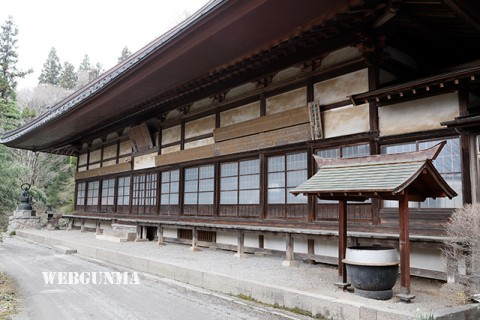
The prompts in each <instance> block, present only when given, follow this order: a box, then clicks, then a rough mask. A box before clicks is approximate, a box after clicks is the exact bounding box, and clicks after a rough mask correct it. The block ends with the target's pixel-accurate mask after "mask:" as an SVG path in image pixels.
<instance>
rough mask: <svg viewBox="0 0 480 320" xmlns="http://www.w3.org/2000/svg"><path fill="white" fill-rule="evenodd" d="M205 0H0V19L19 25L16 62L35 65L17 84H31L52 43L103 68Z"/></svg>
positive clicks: (70, 57)
mask: <svg viewBox="0 0 480 320" xmlns="http://www.w3.org/2000/svg"><path fill="white" fill-rule="evenodd" d="M207 2H208V0H133V1H132V0H1V4H0V24H1V25H3V24H4V23H5V21H6V20H7V18H8V16H12V17H13V20H14V22H15V23H16V25H17V26H18V29H19V35H18V53H19V65H18V66H19V67H20V68H21V69H23V70H27V69H29V68H33V69H34V73H33V74H32V75H30V76H27V77H26V78H25V80H21V79H20V80H19V86H18V89H22V88H24V87H33V86H36V85H37V83H38V77H39V75H40V72H41V70H42V68H43V63H44V62H45V60H46V59H47V56H48V53H49V52H50V49H51V48H52V47H55V49H56V50H57V55H58V57H59V58H60V62H61V63H62V64H63V62H65V61H68V62H70V63H72V64H73V65H74V66H75V68H78V65H79V64H80V62H81V61H82V60H83V57H84V55H85V54H88V55H89V57H90V62H91V63H92V64H95V63H97V62H99V63H101V64H102V65H103V68H104V69H105V70H108V69H110V68H111V67H113V66H114V65H115V64H116V63H117V59H118V57H119V56H120V53H121V51H122V49H123V48H124V47H125V46H127V47H128V48H129V49H130V51H131V52H132V53H133V52H136V51H137V50H139V49H140V48H142V47H143V46H145V45H146V44H148V43H149V42H150V41H152V40H154V39H155V38H157V37H158V36H160V35H162V34H163V33H164V32H165V31H167V30H169V29H170V28H172V27H173V26H174V25H176V24H177V23H178V22H180V21H181V20H183V18H185V12H188V13H189V14H192V13H194V12H195V11H197V10H198V9H200V8H201V7H202V6H203V5H204V4H206V3H207Z"/></svg>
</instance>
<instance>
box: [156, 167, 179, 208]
mask: <svg viewBox="0 0 480 320" xmlns="http://www.w3.org/2000/svg"><path fill="white" fill-rule="evenodd" d="M161 177H162V180H161V187H160V213H161V214H167V215H168V214H178V213H179V210H180V209H179V200H180V199H179V192H180V170H178V169H177V170H171V171H164V172H162V174H161Z"/></svg>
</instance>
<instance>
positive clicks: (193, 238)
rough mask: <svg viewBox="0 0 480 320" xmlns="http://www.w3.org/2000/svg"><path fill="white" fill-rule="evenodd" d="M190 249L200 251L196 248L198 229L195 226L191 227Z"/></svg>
mask: <svg viewBox="0 0 480 320" xmlns="http://www.w3.org/2000/svg"><path fill="white" fill-rule="evenodd" d="M190 250H191V251H200V249H199V248H198V230H197V228H193V229H192V246H191V247H190Z"/></svg>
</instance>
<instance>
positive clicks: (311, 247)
mask: <svg viewBox="0 0 480 320" xmlns="http://www.w3.org/2000/svg"><path fill="white" fill-rule="evenodd" d="M307 246H308V251H307V253H308V258H307V259H306V260H305V263H308V264H315V257H314V256H315V240H314V239H308V240H307Z"/></svg>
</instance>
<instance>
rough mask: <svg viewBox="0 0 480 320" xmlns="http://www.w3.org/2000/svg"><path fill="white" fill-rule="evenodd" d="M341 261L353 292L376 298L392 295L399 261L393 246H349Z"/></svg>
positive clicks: (383, 298) (386, 298) (384, 298)
mask: <svg viewBox="0 0 480 320" xmlns="http://www.w3.org/2000/svg"><path fill="white" fill-rule="evenodd" d="M343 262H344V263H345V264H346V268H347V275H348V278H349V281H350V283H351V284H352V286H353V288H354V289H355V294H358V295H360V296H363V297H366V298H370V299H377V300H388V299H390V298H391V297H392V296H393V291H392V288H393V286H394V285H395V283H396V282H397V277H398V265H399V263H400V261H399V258H398V253H397V250H396V249H395V248H392V247H362V246H358V247H350V248H347V252H346V255H345V259H344V260H343Z"/></svg>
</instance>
